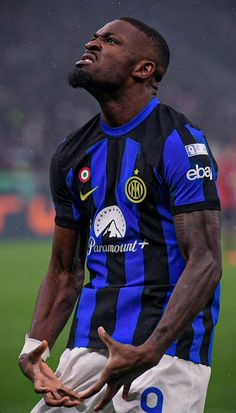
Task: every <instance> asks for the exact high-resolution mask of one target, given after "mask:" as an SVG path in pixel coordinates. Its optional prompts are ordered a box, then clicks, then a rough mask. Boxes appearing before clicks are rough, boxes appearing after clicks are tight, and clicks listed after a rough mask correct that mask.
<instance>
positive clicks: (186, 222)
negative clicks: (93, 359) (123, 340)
mask: <svg viewBox="0 0 236 413" xmlns="http://www.w3.org/2000/svg"><path fill="white" fill-rule="evenodd" d="M174 224H175V230H176V236H177V240H178V243H179V247H180V250H181V253H182V255H183V257H184V259H185V260H186V267H185V269H184V271H183V273H182V275H181V277H180V279H179V281H178V283H177V284H176V286H175V288H174V291H173V293H172V295H171V298H170V300H169V303H168V306H167V308H166V310H165V313H164V314H163V316H162V318H161V320H160V322H159V324H158V326H157V327H156V329H155V330H154V332H153V333H152V335H151V336H150V337H149V339H148V340H147V341H146V342H145V343H144V344H142V345H141V346H137V347H135V346H132V345H123V344H120V343H118V342H117V341H115V340H113V339H112V338H111V337H110V336H109V335H108V334H107V333H106V332H105V331H104V329H103V328H102V327H100V328H99V329H98V333H99V336H100V338H101V340H102V341H103V342H104V343H105V344H106V345H107V347H108V349H109V360H108V363H107V365H106V367H105V369H104V370H103V372H102V374H101V377H100V379H99V380H98V382H97V383H96V384H95V385H94V386H92V387H91V388H89V389H88V390H86V391H84V392H82V393H81V394H80V397H81V399H85V398H88V397H91V396H92V395H93V394H95V393H97V392H98V391H99V390H100V389H101V388H102V387H103V386H104V385H105V384H106V383H107V390H106V392H105V395H104V397H103V398H102V400H101V401H100V403H99V404H98V405H97V406H96V408H95V411H98V410H100V409H102V408H103V407H104V406H105V405H106V404H107V403H108V402H109V401H110V400H111V399H112V397H113V396H114V395H115V394H116V393H117V391H118V390H119V389H120V388H121V387H122V386H124V388H123V397H124V398H125V399H127V396H128V391H129V388H130V385H131V383H132V381H133V380H134V379H135V378H136V377H138V376H140V375H141V374H142V373H144V372H145V371H146V370H148V369H149V368H151V367H153V366H155V365H156V364H158V363H159V361H160V359H161V358H162V356H163V354H164V353H165V352H166V350H167V349H168V348H169V346H170V345H171V344H172V343H173V342H174V341H175V340H176V339H177V338H178V337H180V336H181V334H182V333H183V332H184V330H185V329H186V327H187V326H188V325H189V323H191V322H192V321H193V320H194V319H195V317H196V316H197V314H198V313H199V312H200V311H201V310H202V309H203V308H204V307H205V305H206V304H207V303H208V301H209V300H210V299H211V297H212V296H213V294H214V291H215V289H216V287H217V285H218V283H219V280H220V278H221V247H220V213H219V211H214V210H203V211H195V212H189V213H182V214H178V215H175V216H174Z"/></svg>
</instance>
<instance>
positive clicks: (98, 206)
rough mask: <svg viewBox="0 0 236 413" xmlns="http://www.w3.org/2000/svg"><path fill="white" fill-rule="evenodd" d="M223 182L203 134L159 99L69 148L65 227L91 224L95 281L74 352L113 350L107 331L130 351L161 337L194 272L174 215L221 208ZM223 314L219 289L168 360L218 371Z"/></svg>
mask: <svg viewBox="0 0 236 413" xmlns="http://www.w3.org/2000/svg"><path fill="white" fill-rule="evenodd" d="M216 176H217V165H216V162H215V160H214V158H213V156H212V154H211V151H210V149H209V146H208V144H207V141H206V139H205V137H204V135H203V132H202V131H201V130H199V129H198V128H197V127H195V126H193V125H192V124H191V122H189V121H188V120H187V119H186V118H185V116H184V115H182V114H180V113H178V112H176V111H175V110H173V109H172V108H171V107H169V106H166V105H163V104H160V103H159V101H158V100H157V99H156V98H153V99H152V100H151V101H150V102H149V104H148V105H147V106H146V107H145V108H144V109H143V110H142V111H141V112H140V113H139V114H138V115H137V116H136V117H135V118H133V119H132V120H131V121H130V122H128V123H127V124H125V125H123V126H121V127H118V128H111V127H109V126H107V125H106V124H104V122H103V121H102V119H101V117H100V115H97V116H95V117H94V118H93V119H92V120H90V121H89V122H88V123H87V124H86V125H85V126H84V127H82V128H81V129H80V130H78V131H76V132H75V133H73V134H71V135H70V136H69V137H68V138H66V139H65V140H64V141H63V142H62V143H61V144H60V146H59V148H58V150H57V151H56V153H55V155H54V156H53V159H52V164H51V191H52V195H53V200H54V204H55V208H56V218H55V222H56V224H57V225H59V226H62V227H67V228H78V227H79V225H80V222H81V220H87V221H88V222H90V225H88V231H89V232H90V233H89V242H88V251H87V267H88V270H89V276H90V281H89V283H88V284H87V285H85V286H84V287H83V289H82V292H81V294H80V297H79V300H78V305H77V309H76V313H75V317H74V321H73V324H72V328H71V333H70V338H69V342H68V346H69V347H70V348H72V347H91V348H103V347H104V344H103V343H102V342H101V341H100V339H99V337H98V334H97V328H98V327H99V326H100V325H102V326H104V328H105V329H106V330H107V332H108V333H109V334H110V335H111V336H112V337H113V338H115V339H116V340H118V341H120V342H122V343H132V344H134V345H139V344H141V343H143V342H144V341H145V340H146V339H147V338H148V337H149V336H150V335H151V333H152V332H153V330H154V329H155V327H156V326H157V324H158V322H159V320H160V318H161V317H162V314H163V312H164V311H165V308H166V306H167V303H168V300H169V298H170V296H171V293H172V291H173V289H174V287H175V285H176V283H177V282H178V279H179V278H180V276H181V274H182V271H183V270H184V268H185V265H186V263H185V261H184V259H183V257H182V256H181V253H180V250H179V246H178V243H177V240H176V235H175V228H174V225H173V215H175V214H179V213H183V212H192V211H199V210H206V209H208V210H209V209H210V210H215V209H220V203H219V198H218V194H217V188H216V183H215V182H216ZM183 294H185V292H184V291H183ZM218 311H219V287H218V288H217V290H216V291H215V294H214V296H213V297H212V298H211V300H210V301H209V303H208V304H207V305H206V307H205V308H204V309H203V310H202V311H201V312H200V313H199V315H198V316H197V318H196V319H195V320H194V321H193V322H192V323H191V324H190V325H189V326H188V328H187V329H186V331H185V332H184V334H183V335H182V336H181V337H180V338H179V339H178V340H177V341H176V342H175V343H173V345H172V346H171V347H170V348H169V349H168V351H167V354H169V355H172V356H174V355H176V356H177V357H180V358H183V359H186V360H191V361H193V362H195V363H202V364H206V365H210V364H211V352H212V340H213V332H214V326H215V324H216V322H217V318H218Z"/></svg>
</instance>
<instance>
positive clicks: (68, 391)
mask: <svg viewBox="0 0 236 413" xmlns="http://www.w3.org/2000/svg"><path fill="white" fill-rule="evenodd" d="M60 391H62V392H63V393H64V394H65V395H67V396H69V397H70V398H74V399H77V400H80V398H79V395H78V393H76V392H75V391H73V390H71V389H68V387H66V386H61V388H60Z"/></svg>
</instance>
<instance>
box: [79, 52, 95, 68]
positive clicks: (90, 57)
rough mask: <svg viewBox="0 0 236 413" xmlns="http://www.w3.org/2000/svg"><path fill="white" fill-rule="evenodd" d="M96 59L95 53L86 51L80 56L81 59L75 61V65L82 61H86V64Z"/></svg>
mask: <svg viewBox="0 0 236 413" xmlns="http://www.w3.org/2000/svg"><path fill="white" fill-rule="evenodd" d="M96 60H97V58H96V56H95V54H93V53H91V52H87V53H85V54H84V55H83V56H82V59H81V60H79V61H78V62H76V63H75V66H79V65H81V64H84V63H88V64H91V63H95V62H96Z"/></svg>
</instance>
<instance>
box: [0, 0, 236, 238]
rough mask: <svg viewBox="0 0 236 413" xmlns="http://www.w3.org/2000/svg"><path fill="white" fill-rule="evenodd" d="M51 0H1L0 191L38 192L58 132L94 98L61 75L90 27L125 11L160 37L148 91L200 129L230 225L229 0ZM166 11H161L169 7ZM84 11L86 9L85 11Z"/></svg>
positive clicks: (235, 220)
mask: <svg viewBox="0 0 236 413" xmlns="http://www.w3.org/2000/svg"><path fill="white" fill-rule="evenodd" d="M182 3H183V4H182V10H181V13H180V12H179V2H178V1H177V0H172V1H170V0H166V1H164V0H160V1H157V0H149V1H148V3H147V4H146V3H145V7H144V2H143V1H142V0H135V1H134V0H129V1H126V2H124V3H123V2H122V1H104V2H100V3H99V7H98V2H96V1H95V0H80V1H77V0H60V1H59V2H58V1H56V0H51V1H50V2H40V1H38V0H36V1H34V2H32V1H30V0H22V1H21V2H17V1H11V2H3V4H2V10H1V17H0V20H1V31H2V33H1V43H2V45H1V50H2V56H3V64H2V67H1V74H0V80H1V87H0V111H1V124H0V193H1V194H5V193H10V192H14V193H20V194H23V196H25V197H26V198H27V197H28V198H30V197H31V196H32V195H33V194H35V193H45V194H48V193H49V190H48V168H49V162H50V157H51V154H52V153H53V151H54V150H55V149H56V147H57V145H58V143H59V141H60V140H61V139H63V138H64V136H66V135H67V134H69V133H70V132H71V131H73V130H75V129H77V128H79V127H80V126H81V125H82V124H83V123H84V122H85V121H86V120H88V119H89V118H90V117H91V116H93V115H94V114H95V113H96V112H97V111H98V110H99V108H98V106H97V105H96V103H95V102H94V101H93V100H92V98H91V97H89V96H88V94H86V92H84V91H75V90H72V89H70V88H69V87H68V84H67V74H68V72H69V71H70V70H72V68H73V65H74V63H75V61H76V60H78V58H79V57H80V56H81V54H83V52H84V44H85V43H86V41H87V40H89V39H90V38H91V36H92V35H93V33H94V32H95V31H96V30H97V29H98V28H99V27H101V26H102V25H103V24H104V23H106V22H107V21H109V20H113V19H114V18H115V17H116V16H122V15H130V16H133V17H136V18H139V19H141V20H143V21H145V22H146V23H148V24H150V25H153V26H154V27H156V28H157V29H158V30H159V31H160V32H161V33H162V34H163V35H164V36H165V38H166V39H167V41H168V43H169V46H170V50H171V64H170V68H169V71H168V74H167V75H166V78H165V79H164V80H163V83H161V84H160V88H159V91H158V96H159V98H160V100H161V101H162V102H164V103H167V104H170V105H171V106H173V107H175V108H176V109H177V110H179V111H181V112H183V113H185V115H187V117H188V118H189V119H191V121H192V122H193V123H195V124H197V125H199V126H201V127H202V128H203V130H204V132H205V133H206V136H207V138H208V141H209V143H210V145H211V147H212V149H213V152H214V154H215V157H216V159H217V161H218V164H219V171H220V173H219V187H220V192H221V198H222V206H223V211H224V216H225V220H224V223H225V228H230V231H231V232H232V234H233V233H234V231H235V229H236V212H235V211H236V166H235V165H236V146H235V144H234V141H235V127H234V122H233V119H234V118H235V114H236V105H235V91H234V89H235V85H236V81H235V63H236V56H235V53H234V49H233V45H234V43H235V40H236V39H235V37H236V34H235V7H234V2H233V1H229V0H228V1H226V2H222V1H219V0H216V1H215V2H214V4H213V2H210V1H203V0H199V1H191V2H189V1H188V0H184V1H183V2H182ZM170 10H171V14H170ZM91 11H92V12H91Z"/></svg>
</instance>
